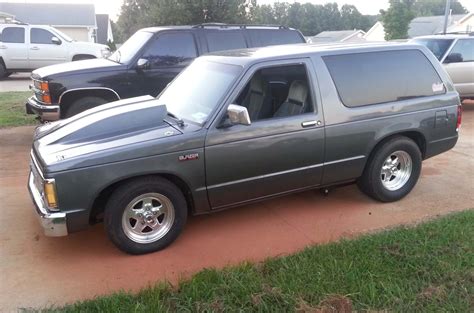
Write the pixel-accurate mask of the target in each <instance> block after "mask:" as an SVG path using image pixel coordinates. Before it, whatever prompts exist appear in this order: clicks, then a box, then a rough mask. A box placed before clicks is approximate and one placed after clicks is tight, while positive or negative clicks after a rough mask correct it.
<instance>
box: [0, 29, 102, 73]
mask: <svg viewBox="0 0 474 313" xmlns="http://www.w3.org/2000/svg"><path fill="white" fill-rule="evenodd" d="M109 55H110V50H109V47H108V46H106V45H101V44H97V43H91V42H77V41H74V40H72V39H71V38H70V37H69V36H68V35H66V34H64V33H63V32H61V31H59V30H57V29H56V28H54V27H51V26H47V25H28V24H20V23H14V24H0V79H1V78H4V77H8V76H9V75H10V74H12V73H13V72H31V71H32V70H35V69H37V68H40V67H44V66H48V65H53V64H58V63H64V62H70V61H78V60H85V59H93V58H101V57H107V56H109Z"/></svg>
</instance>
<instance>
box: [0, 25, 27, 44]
mask: <svg viewBox="0 0 474 313" xmlns="http://www.w3.org/2000/svg"><path fill="white" fill-rule="evenodd" d="M0 41H2V42H6V43H24V42H25V29H24V28H23V27H5V28H4V29H3V31H2V35H1V36H0Z"/></svg>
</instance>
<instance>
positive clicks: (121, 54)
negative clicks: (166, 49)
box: [108, 31, 153, 64]
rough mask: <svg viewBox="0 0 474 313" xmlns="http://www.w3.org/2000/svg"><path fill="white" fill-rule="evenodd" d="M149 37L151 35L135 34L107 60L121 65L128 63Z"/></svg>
mask: <svg viewBox="0 0 474 313" xmlns="http://www.w3.org/2000/svg"><path fill="white" fill-rule="evenodd" d="M151 36H153V34H152V33H149V32H145V31H138V32H136V33H135V34H133V35H132V37H130V38H128V40H127V41H125V43H124V44H123V45H122V46H121V47H120V48H119V49H118V50H117V51H115V52H114V53H113V54H112V55H111V56H109V57H108V59H109V60H112V61H114V62H117V63H122V64H124V63H128V62H130V61H131V59H133V57H134V56H135V55H136V54H137V52H138V50H140V49H141V48H142V47H143V46H144V45H145V43H146V42H147V41H148V39H150V38H151Z"/></svg>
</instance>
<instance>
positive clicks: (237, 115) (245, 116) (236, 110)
mask: <svg viewBox="0 0 474 313" xmlns="http://www.w3.org/2000/svg"><path fill="white" fill-rule="evenodd" d="M227 115H228V116H229V120H230V122H231V123H232V124H234V125H235V124H241V125H250V124H251V121H250V116H249V112H248V111H247V108H246V107H243V106H240V105H237V104H231V105H229V107H228V108H227Z"/></svg>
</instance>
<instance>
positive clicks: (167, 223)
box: [104, 177, 187, 254]
mask: <svg viewBox="0 0 474 313" xmlns="http://www.w3.org/2000/svg"><path fill="white" fill-rule="evenodd" d="M186 219H187V204H186V200H185V198H184V196H183V194H182V192H181V191H180V190H179V188H178V187H176V186H175V185H174V184H172V183H171V182H169V181H167V180H165V179H163V178H160V177H146V178H141V179H136V180H133V181H130V182H128V183H126V184H124V185H122V186H121V187H119V188H118V189H117V190H115V192H114V193H113V194H112V196H111V197H110V199H109V201H108V202H107V205H106V208H105V214H104V222H105V228H106V231H107V234H108V236H109V238H110V240H111V241H112V242H113V243H114V244H115V245H116V246H117V247H118V248H119V249H121V250H122V251H124V252H127V253H130V254H143V253H149V252H153V251H158V250H161V249H163V248H165V247H166V246H168V245H169V244H171V243H172V242H173V241H174V240H175V239H176V238H177V237H178V235H179V234H180V233H181V231H182V229H183V227H184V225H185V224H186Z"/></svg>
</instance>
